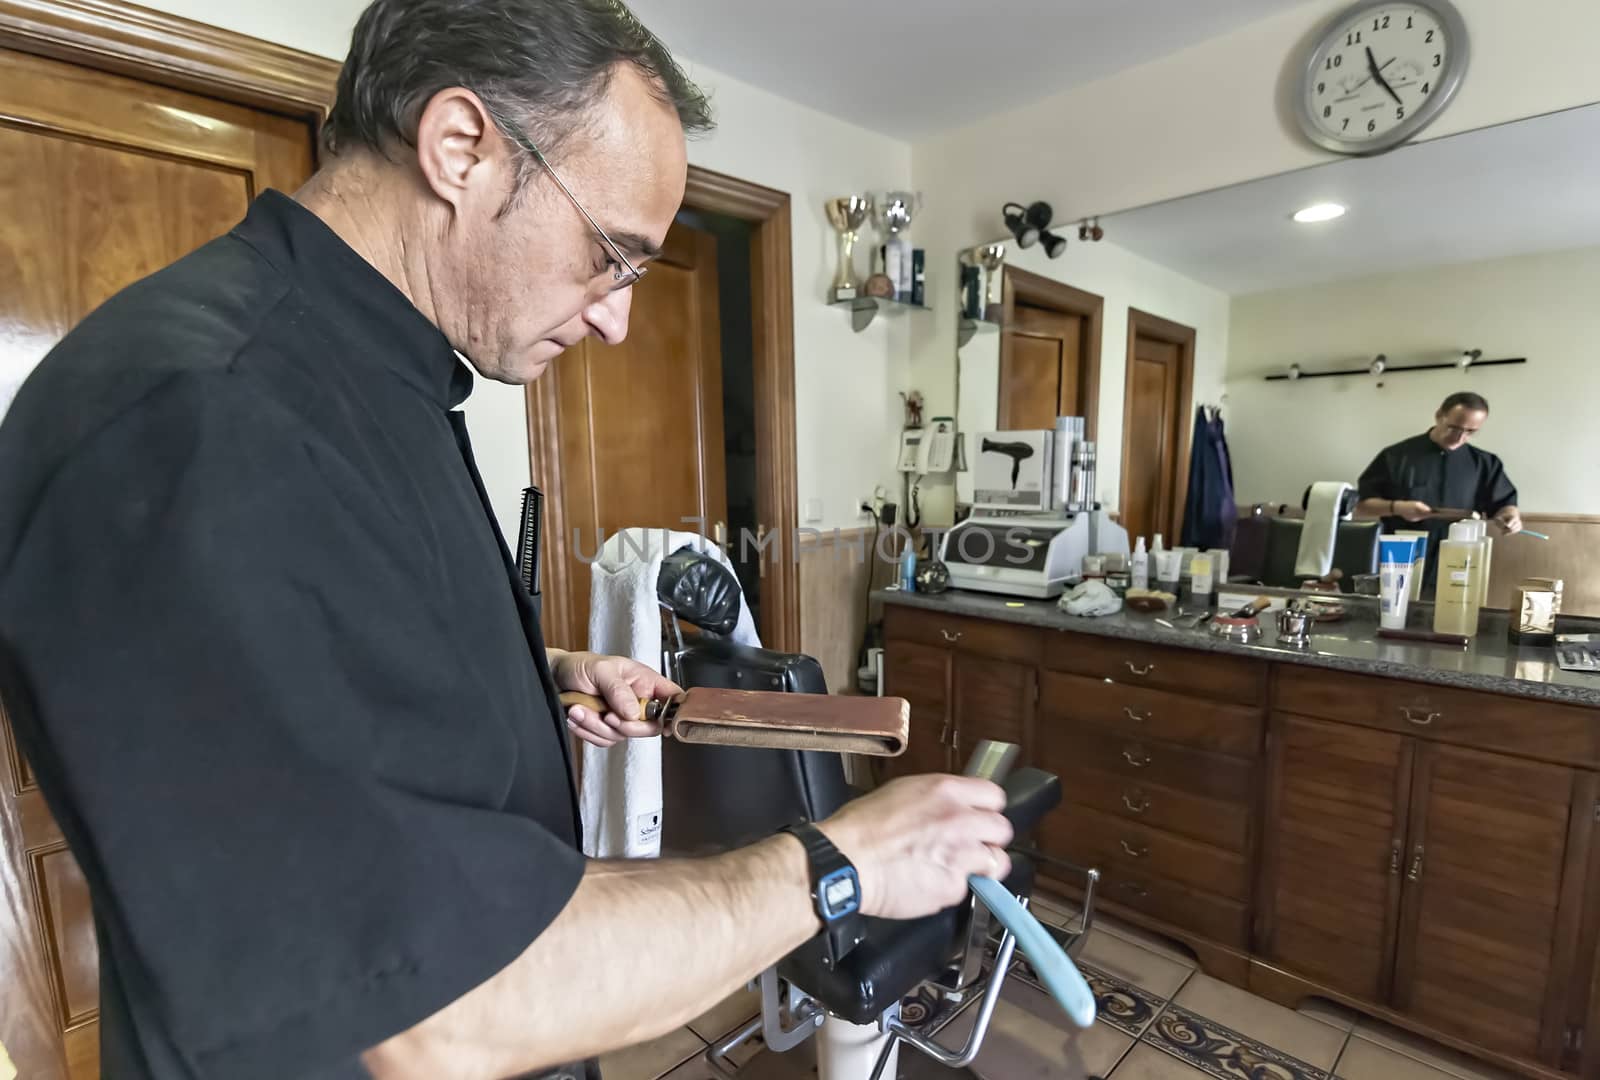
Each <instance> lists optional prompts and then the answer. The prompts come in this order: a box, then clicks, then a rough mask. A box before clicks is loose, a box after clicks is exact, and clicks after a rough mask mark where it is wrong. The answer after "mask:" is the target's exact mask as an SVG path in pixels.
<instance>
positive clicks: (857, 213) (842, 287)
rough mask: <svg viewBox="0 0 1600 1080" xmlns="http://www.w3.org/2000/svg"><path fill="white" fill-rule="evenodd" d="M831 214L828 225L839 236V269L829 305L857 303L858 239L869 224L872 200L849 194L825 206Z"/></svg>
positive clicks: (836, 271)
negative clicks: (861, 230)
mask: <svg viewBox="0 0 1600 1080" xmlns="http://www.w3.org/2000/svg"><path fill="white" fill-rule="evenodd" d="M823 208H824V209H825V210H827V212H828V223H829V224H830V225H832V226H833V231H834V232H835V233H837V234H838V237H839V266H838V268H837V269H836V270H835V271H834V273H833V287H832V288H830V289H829V290H828V302H829V303H837V302H839V301H840V300H854V299H855V298H856V292H857V282H856V267H855V260H854V258H853V255H854V252H855V247H856V236H857V234H858V232H859V230H860V229H861V226H862V225H864V224H865V223H866V220H867V215H868V214H869V213H870V212H871V210H872V203H871V201H870V200H868V199H866V198H864V197H862V196H860V195H846V196H844V197H842V198H838V199H829V200H828V201H827V202H825V203H823Z"/></svg>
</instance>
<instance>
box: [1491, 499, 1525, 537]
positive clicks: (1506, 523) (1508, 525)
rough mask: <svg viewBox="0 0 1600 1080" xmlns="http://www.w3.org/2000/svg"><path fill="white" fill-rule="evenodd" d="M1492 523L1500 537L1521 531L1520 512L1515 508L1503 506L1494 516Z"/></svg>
mask: <svg viewBox="0 0 1600 1080" xmlns="http://www.w3.org/2000/svg"><path fill="white" fill-rule="evenodd" d="M1494 523H1495V525H1496V526H1497V531H1498V532H1499V533H1500V535H1501V536H1510V535H1511V534H1512V533H1519V532H1521V531H1522V512H1521V511H1520V510H1518V509H1517V508H1516V507H1515V506H1503V507H1501V508H1500V512H1499V513H1498V514H1496V515H1495V516H1494Z"/></svg>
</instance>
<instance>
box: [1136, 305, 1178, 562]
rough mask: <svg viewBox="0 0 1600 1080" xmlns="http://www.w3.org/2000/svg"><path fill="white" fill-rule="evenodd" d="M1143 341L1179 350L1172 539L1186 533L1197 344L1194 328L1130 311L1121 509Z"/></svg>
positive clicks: (1145, 312)
mask: <svg viewBox="0 0 1600 1080" xmlns="http://www.w3.org/2000/svg"><path fill="white" fill-rule="evenodd" d="M1140 337H1147V338H1150V339H1151V340H1152V341H1161V342H1165V343H1166V344H1168V345H1176V346H1177V347H1178V453H1177V456H1176V458H1175V459H1174V463H1173V467H1174V471H1175V473H1176V475H1175V476H1173V478H1172V503H1171V506H1170V509H1171V511H1172V528H1171V532H1172V536H1173V538H1174V539H1177V538H1178V534H1179V533H1180V532H1181V531H1182V529H1183V505H1184V503H1185V502H1187V501H1188V498H1189V456H1190V455H1189V449H1190V447H1189V443H1190V441H1191V439H1192V438H1193V437H1194V415H1193V414H1194V341H1195V330H1194V327H1192V326H1184V325H1183V324H1182V323H1176V322H1173V321H1172V320H1170V319H1163V318H1162V317H1161V316H1159V315H1152V314H1150V313H1149V312H1147V311H1140V310H1139V309H1138V308H1129V309H1128V359H1127V366H1126V368H1125V369H1124V371H1123V376H1122V466H1121V468H1120V469H1119V470H1118V472H1119V473H1120V474H1121V478H1120V482H1119V484H1118V492H1117V496H1118V501H1117V505H1118V507H1120V508H1121V509H1122V510H1123V511H1124V512H1125V511H1126V510H1127V506H1128V452H1129V451H1130V450H1131V449H1132V448H1133V423H1132V419H1133V417H1132V414H1131V412H1130V410H1131V409H1132V408H1133V351H1134V344H1135V342H1136V341H1137V340H1138V339H1139V338H1140Z"/></svg>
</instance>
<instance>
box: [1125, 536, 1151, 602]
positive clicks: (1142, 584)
mask: <svg viewBox="0 0 1600 1080" xmlns="http://www.w3.org/2000/svg"><path fill="white" fill-rule="evenodd" d="M1128 576H1129V578H1130V581H1129V583H1128V584H1129V586H1130V587H1131V588H1135V589H1148V588H1149V587H1150V554H1149V553H1148V552H1147V551H1145V549H1144V537H1142V536H1141V537H1139V540H1138V542H1137V543H1136V544H1134V546H1133V556H1132V557H1131V558H1130V559H1129V560H1128Z"/></svg>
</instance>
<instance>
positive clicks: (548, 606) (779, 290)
mask: <svg viewBox="0 0 1600 1080" xmlns="http://www.w3.org/2000/svg"><path fill="white" fill-rule="evenodd" d="M683 205H684V208H685V209H692V210H703V211H707V212H709V213H714V214H723V215H726V216H728V217H732V218H737V219H738V220H740V221H746V222H749V223H750V224H751V225H753V226H754V228H752V229H751V232H750V304H751V309H752V310H751V327H752V331H753V333H752V337H753V339H754V340H753V345H754V352H753V355H752V362H753V364H754V369H755V412H756V520H757V521H758V522H760V523H761V526H762V527H764V528H765V529H766V531H767V532H768V533H773V532H775V533H777V536H778V539H777V542H775V543H773V544H772V546H771V548H770V549H766V550H764V551H763V552H762V555H761V558H762V563H763V572H762V579H761V590H762V591H761V614H762V620H761V621H762V625H761V626H760V628H759V630H760V633H761V640H762V643H763V644H764V645H766V646H767V647H768V648H771V649H778V650H780V651H784V652H797V651H799V649H800V549H799V542H798V535H799V525H800V514H799V495H798V494H797V483H796V480H795V419H794V272H793V260H792V257H791V251H790V232H789V217H790V214H789V195H788V194H787V193H786V192H782V191H776V190H774V189H772V188H768V187H762V186H761V185H759V184H752V183H750V182H749V181H746V180H740V179H737V178H735V177H732V176H726V175H724V174H722V173H718V172H712V171H711V170H710V169H703V168H700V167H699V166H696V165H691V166H689V178H688V186H687V189H686V190H685V192H684V197H683ZM560 378H561V363H560V361H559V360H558V361H557V362H556V363H554V364H552V365H551V366H550V369H549V371H548V372H546V374H545V375H544V377H543V378H540V379H537V380H535V381H534V382H532V383H531V384H529V386H528V388H527V414H528V467H529V475H531V476H533V477H535V478H538V480H539V482H541V483H542V484H543V490H544V495H545V504H544V505H545V521H546V527H545V530H544V535H545V539H546V554H545V555H544V557H543V558H542V559H541V563H542V569H543V571H544V573H545V574H546V577H545V586H546V587H545V596H544V617H545V626H546V627H547V628H560V627H565V626H566V625H567V623H568V622H570V620H571V618H572V614H573V601H572V590H573V589H574V588H578V587H587V585H588V583H587V582H581V583H580V582H577V581H573V580H571V574H570V573H569V568H570V560H569V555H570V549H571V546H572V545H571V539H570V535H569V530H568V525H567V513H566V508H565V506H564V504H563V502H562V485H561V482H560V479H559V478H560V476H561V475H562V470H561V445H560V437H559V436H560V426H559V424H560V415H561V412H560V394H559V393H558V390H559V386H560V383H559V381H558V380H559V379H560ZM707 527H708V528H709V523H708V524H707Z"/></svg>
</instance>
